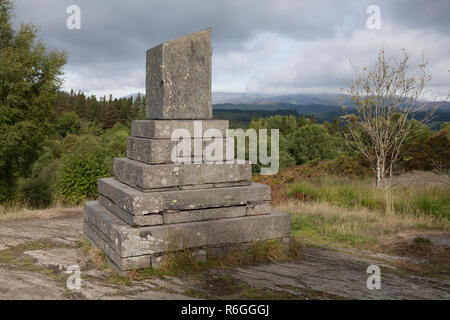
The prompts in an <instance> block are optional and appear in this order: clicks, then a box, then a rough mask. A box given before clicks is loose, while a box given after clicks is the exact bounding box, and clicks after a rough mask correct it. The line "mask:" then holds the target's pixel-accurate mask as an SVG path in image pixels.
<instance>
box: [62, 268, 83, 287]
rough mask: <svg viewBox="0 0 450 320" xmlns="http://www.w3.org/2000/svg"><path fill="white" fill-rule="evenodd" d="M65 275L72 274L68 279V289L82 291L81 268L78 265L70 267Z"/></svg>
mask: <svg viewBox="0 0 450 320" xmlns="http://www.w3.org/2000/svg"><path fill="white" fill-rule="evenodd" d="M65 273H67V274H70V276H69V277H68V278H67V281H66V286H67V289H70V290H80V289H81V271H80V266H78V265H71V266H68V267H67V271H66V272H65Z"/></svg>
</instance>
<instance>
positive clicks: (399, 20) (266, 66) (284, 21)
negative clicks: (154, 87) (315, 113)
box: [15, 0, 450, 97]
mask: <svg viewBox="0 0 450 320" xmlns="http://www.w3.org/2000/svg"><path fill="white" fill-rule="evenodd" d="M72 4H75V5H78V6H79V7H80V9H81V29H80V30H69V29H68V28H67V27H66V20H67V18H68V17H69V14H67V13H66V10H67V7H68V6H69V5H72ZM370 5H377V6H379V8H380V14H381V29H379V30H377V29H368V28H367V23H366V22H367V19H368V18H369V17H370V16H371V14H367V13H366V10H367V7H368V6H370ZM449 13H450V1H448V0H436V1H424V0H411V1H406V0H396V1H381V0H379V1H374V0H370V1H364V0H363V1H361V0H352V1H345V0H339V1H332V0H330V1H326V0H313V1H300V0H297V1H295V0H254V1H251V0H238V1H236V0H224V1H221V0H179V1H171V0H161V1H159V0H127V1H124V0H39V1H32V0H16V17H15V23H20V22H32V23H33V24H35V25H37V26H39V28H40V33H39V37H40V38H41V39H42V40H43V41H44V42H45V43H46V44H47V46H48V47H49V48H51V49H58V50H63V49H64V50H66V51H67V54H68V63H67V65H66V67H65V82H64V89H65V90H70V89H74V90H76V91H78V90H81V91H84V92H86V93H87V94H96V95H103V94H107V95H109V94H110V93H112V94H113V96H115V97H119V96H123V95H127V94H130V93H135V92H138V91H139V92H145V89H144V87H145V52H146V50H147V49H149V48H151V47H154V46H156V45H158V44H160V43H162V42H165V41H168V40H170V39H173V38H176V37H178V36H181V35H183V34H187V33H191V32H195V31H198V30H201V29H204V28H208V27H211V38H212V39H211V40H212V45H213V84H212V86H213V91H227V92H251V93H280V94H282V93H320V92H330V93H336V92H340V88H341V87H343V86H345V79H348V78H349V77H351V76H352V68H351V66H350V63H349V60H351V61H352V63H353V64H355V65H356V66H363V65H370V64H372V63H373V61H374V60H375V59H376V55H377V50H378V49H380V48H381V47H382V46H384V47H385V50H386V52H387V54H388V55H398V54H399V53H400V49H401V48H404V49H406V50H407V51H408V52H409V53H410V54H411V55H412V56H413V58H417V57H419V56H420V54H421V53H422V51H423V50H425V53H426V55H427V56H428V57H429V61H430V72H431V75H432V77H433V80H432V81H431V82H430V84H429V91H428V95H438V96H445V95H447V94H448V93H449V91H450V89H449V88H450V72H449V71H448V70H449V69H450V54H449V53H450V32H449V31H450V19H449V17H448V15H449ZM413 60H414V59H413Z"/></svg>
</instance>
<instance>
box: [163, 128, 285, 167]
mask: <svg viewBox="0 0 450 320" xmlns="http://www.w3.org/2000/svg"><path fill="white" fill-rule="evenodd" d="M193 133H194V138H192V135H191V132H190V131H189V130H187V129H184V128H179V129H175V130H174V131H173V132H172V135H171V140H172V141H177V142H178V143H177V144H176V145H175V146H174V147H173V148H172V152H171V160H172V162H173V163H179V164H181V163H196V164H200V163H203V162H204V163H210V164H211V163H220V164H222V163H226V164H234V163H238V164H242V163H246V161H247V160H246V145H248V160H249V161H250V163H252V164H256V163H258V162H259V164H261V171H260V172H261V174H263V175H270V174H276V173H277V172H278V169H279V163H280V161H279V154H280V152H279V150H280V148H279V130H278V129H271V130H270V142H269V141H268V130H267V129H260V130H258V131H256V130H255V129H252V128H250V129H248V130H246V131H244V130H242V129H227V130H226V132H225V135H224V134H223V131H221V130H219V129H215V128H210V129H207V130H205V131H204V132H203V128H202V121H194V132H193ZM235 141H236V143H235ZM246 141H248V144H247V142H246ZM205 142H206V143H205ZM269 147H270V152H269V151H268V150H269ZM235 152H236V155H237V157H236V159H235V157H234V155H235Z"/></svg>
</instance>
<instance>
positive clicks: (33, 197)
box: [18, 178, 53, 209]
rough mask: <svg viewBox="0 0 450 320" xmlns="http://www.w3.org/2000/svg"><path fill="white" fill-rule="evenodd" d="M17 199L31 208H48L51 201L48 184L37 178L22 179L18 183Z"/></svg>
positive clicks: (51, 196)
mask: <svg viewBox="0 0 450 320" xmlns="http://www.w3.org/2000/svg"><path fill="white" fill-rule="evenodd" d="M18 189H19V192H18V194H19V196H18V198H19V199H18V200H19V201H20V202H22V203H26V204H27V206H28V207H29V208H32V209H45V208H48V207H49V206H50V205H51V204H52V202H53V195H52V190H51V187H50V184H49V183H48V182H47V181H45V180H42V179H39V178H28V179H24V180H22V181H21V182H20V183H19V188H18Z"/></svg>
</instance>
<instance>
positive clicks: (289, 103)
mask: <svg viewBox="0 0 450 320" xmlns="http://www.w3.org/2000/svg"><path fill="white" fill-rule="evenodd" d="M137 95H138V94H137V93H133V94H130V95H128V96H126V98H129V97H133V101H134V99H136V97H137ZM141 95H142V96H144V94H142V93H141ZM212 103H213V105H214V108H220V109H223V110H227V109H228V110H229V109H239V110H257V109H258V110H271V111H274V110H280V109H281V110H285V109H294V110H297V112H298V113H301V114H312V113H319V112H329V111H333V110H335V108H336V106H339V105H341V103H343V104H346V105H349V106H351V105H352V102H351V99H350V96H349V95H345V94H334V93H317V94H306V93H302V94H284V95H274V94H259V93H239V92H213V93H212ZM428 104H429V105H430V106H431V105H432V103H431V102H430V103H428ZM250 106H251V107H250ZM255 106H257V107H255ZM299 106H303V108H302V107H299ZM439 110H440V111H444V112H450V102H442V103H441V106H440V108H439Z"/></svg>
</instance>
